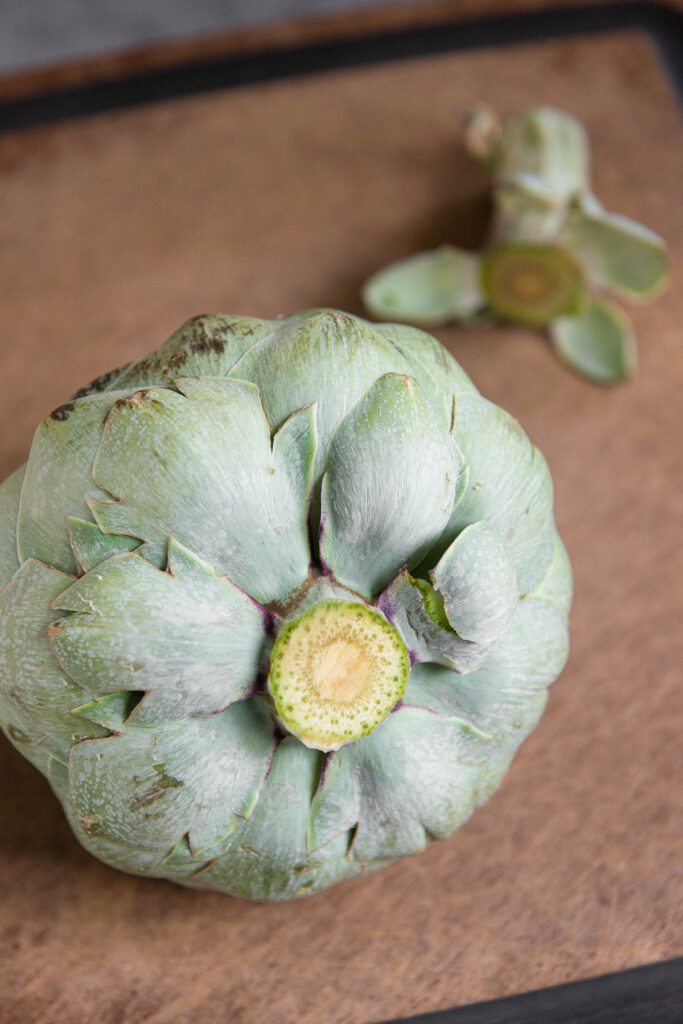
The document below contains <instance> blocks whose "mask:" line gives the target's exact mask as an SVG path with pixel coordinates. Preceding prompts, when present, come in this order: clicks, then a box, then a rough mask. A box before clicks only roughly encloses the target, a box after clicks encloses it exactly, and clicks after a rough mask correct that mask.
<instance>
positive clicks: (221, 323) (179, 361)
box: [114, 314, 305, 404]
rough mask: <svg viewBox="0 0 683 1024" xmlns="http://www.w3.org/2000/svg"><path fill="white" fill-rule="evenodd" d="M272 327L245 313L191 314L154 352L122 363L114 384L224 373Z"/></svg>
mask: <svg viewBox="0 0 683 1024" xmlns="http://www.w3.org/2000/svg"><path fill="white" fill-rule="evenodd" d="M274 327H275V324H274V323H273V322H272V321H270V320H257V319H255V318H254V317H249V316H224V315H222V314H221V315H217V316H213V315H205V316H195V317H192V319H191V320H187V321H186V322H185V323H184V324H183V325H182V327H180V328H179V329H178V330H177V331H176V332H175V333H174V334H172V335H171V337H170V338H169V339H168V341H167V342H165V343H164V344H163V345H162V346H161V348H159V349H157V351H156V352H152V353H151V354H150V355H147V356H144V357H143V358H142V359H138V360H136V362H134V363H131V365H130V366H127V367H125V368H124V369H123V370H122V371H121V372H120V373H119V375H118V376H117V378H116V380H115V382H114V386H115V387H117V388H122V387H123V388H140V387H149V386H150V385H154V384H170V383H172V382H173V380H175V378H176V377H225V376H226V375H227V374H228V373H229V372H230V370H231V369H232V367H233V366H234V365H235V363H236V362H237V361H238V359H240V358H241V357H242V356H243V355H244V353H245V352H246V351H247V350H248V349H249V348H251V346H252V345H254V344H255V343H256V342H257V341H259V340H260V339H261V338H263V337H265V336H266V335H268V334H270V333H272V331H273V329H274ZM304 404H305V403H304Z"/></svg>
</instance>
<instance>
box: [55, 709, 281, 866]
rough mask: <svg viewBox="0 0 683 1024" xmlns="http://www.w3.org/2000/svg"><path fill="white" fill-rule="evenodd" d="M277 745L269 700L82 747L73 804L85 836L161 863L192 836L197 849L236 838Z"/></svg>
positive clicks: (76, 755) (73, 769)
mask: <svg viewBox="0 0 683 1024" xmlns="http://www.w3.org/2000/svg"><path fill="white" fill-rule="evenodd" d="M274 746H275V741H274V735H273V726H272V720H271V718H270V715H269V712H268V710H267V707H266V704H265V700H264V698H262V697H254V698H252V699H251V700H247V701H241V702H239V703H237V704H233V705H231V706H230V707H229V708H228V709H227V711H222V712H221V713H220V714H217V715H202V716H197V717H195V718H188V719H186V720H185V721H182V722H175V723H172V724H170V725H165V726H156V727H155V729H153V730H152V729H145V728H137V727H134V726H133V727H129V728H127V729H126V730H125V732H124V733H123V734H122V735H120V736H113V737H110V738H105V739H101V740H91V741H88V742H86V743H78V744H76V746H75V747H74V748H73V750H72V752H71V758H70V761H69V784H70V793H69V801H70V804H71V807H72V809H73V812H74V813H75V814H76V815H77V816H78V818H79V820H80V822H81V826H82V827H83V828H84V830H85V831H86V833H88V834H90V835H94V836H105V837H106V838H108V839H110V840H113V841H114V842H117V843H122V844H124V845H125V846H128V847H133V848H136V849H139V850H141V851H146V852H147V853H152V854H155V855H156V856H157V857H158V859H159V860H161V859H162V858H163V857H164V856H165V855H166V854H168V853H170V852H171V850H172V849H173V847H174V846H175V845H176V843H177V842H178V841H179V840H180V839H181V838H182V837H183V836H184V835H186V834H187V835H188V838H189V842H190V845H191V847H192V849H193V850H194V851H197V852H201V851H203V850H205V849H208V848H213V852H212V854H211V855H210V856H213V855H216V854H217V852H218V849H219V847H217V846H216V844H219V843H220V841H223V840H225V839H227V836H228V835H229V834H230V833H231V832H232V831H233V829H234V828H235V825H236V817H235V816H236V815H238V814H239V815H243V816H248V815H249V814H250V812H251V810H252V809H253V807H254V806H255V804H256V801H257V799H258V794H259V792H260V789H261V786H262V785H263V781H264V779H265V776H266V772H267V769H268V764H269V762H270V758H271V756H272V752H273V749H274Z"/></svg>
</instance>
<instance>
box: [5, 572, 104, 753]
mask: <svg viewBox="0 0 683 1024" xmlns="http://www.w3.org/2000/svg"><path fill="white" fill-rule="evenodd" d="M72 582H73V578H72V577H70V576H66V575H64V573H61V572H59V571H58V570H56V569H52V568H51V567H50V566H47V565H43V564H42V563H40V562H37V561H36V560H35V559H29V560H28V561H26V562H24V564H23V565H22V566H21V568H20V569H18V570H17V572H16V573H15V575H14V576H13V577H12V579H11V580H10V582H9V583H8V584H7V586H6V587H5V588H4V589H3V590H2V591H0V723H1V724H2V727H3V730H4V731H5V733H6V734H7V736H8V738H9V739H10V741H11V742H13V743H14V744H15V746H17V747H18V749H19V750H21V752H22V754H24V756H25V757H27V758H28V759H29V761H31V762H32V763H33V764H35V765H36V767H38V768H40V770H41V771H43V772H45V770H46V765H47V758H48V756H49V755H50V754H53V755H54V756H55V757H57V758H59V759H60V760H62V761H64V762H66V761H67V760H68V757H69V750H70V749H71V746H72V744H73V743H75V742H78V741H79V740H82V739H85V738H87V737H90V736H104V735H106V730H104V729H102V728H101V727H99V726H97V725H94V724H93V723H91V722H86V721H84V720H82V719H79V718H77V717H76V716H74V715H73V714H72V711H73V709H74V708H77V707H79V706H80V705H82V704H84V703H85V702H86V701H87V700H88V699H89V698H90V694H89V693H88V691H87V690H84V689H82V687H80V686H78V685H77V684H76V683H75V682H73V681H72V680H71V679H69V678H68V677H67V676H66V675H65V674H64V672H63V671H62V670H61V668H60V666H59V665H58V664H57V662H56V661H55V658H54V655H53V653H52V651H51V650H50V645H49V643H48V640H47V637H46V631H47V630H48V628H49V627H50V626H51V624H52V622H53V621H54V618H55V613H54V611H52V609H51V608H50V604H51V602H52V601H53V600H54V599H55V598H57V597H58V595H59V594H61V593H62V591H64V590H65V589H66V588H67V587H68V586H69V584H70V583H72Z"/></svg>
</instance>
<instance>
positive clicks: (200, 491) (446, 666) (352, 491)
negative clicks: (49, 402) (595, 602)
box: [0, 310, 571, 900]
mask: <svg viewBox="0 0 683 1024" xmlns="http://www.w3.org/2000/svg"><path fill="white" fill-rule="evenodd" d="M0 588H1V589H0V723H1V724H2V728H3V730H4V732H5V734H6V735H7V737H8V738H9V740H10V741H11V743H13V744H14V746H15V747H16V748H17V749H18V750H19V751H21V753H22V754H23V755H24V756H25V757H26V758H28V760H29V761H31V762H32V763H33V764H34V765H35V766H36V767H37V768H38V769H39V770H40V771H41V772H43V774H44V775H46V776H47V778H48V779H49V781H50V784H51V785H52V788H53V790H54V792H55V794H56V795H57V797H58V798H59V800H60V801H61V802H62V804H63V807H64V810H65V813H66V815H67V817H68V820H69V822H70V824H71V826H72V828H73V830H74V832H75V834H76V836H77V837H78V839H79V840H80V842H81V843H82V844H83V846H84V847H85V848H86V849H87V850H89V851H90V852H91V853H92V854H94V855H95V856H96V857H99V858H100V859H101V860H103V861H105V862H106V863H107V864H110V865H112V866H113V867H116V868H119V869H121V870H124V871H129V872H133V873H135V874H142V875H151V876H155V877H160V878H167V879H171V880H173V881H176V882H180V883H182V884H184V885H189V886H193V887H196V888H207V889H217V890H220V891H224V892H228V893H232V894H235V895H238V896H242V897H247V898H250V899H256V900H282V899H288V898H291V897H298V896H303V895H306V894H309V893H313V892H315V891H317V890H319V889H322V888H323V887H325V886H327V885H330V884H331V883H333V882H336V881H338V880H340V879H344V878H349V877H351V876H354V875H357V874H359V873H361V872H363V871H366V870H368V869H372V868H375V867H379V866H381V865H383V864H386V863H388V862H390V861H392V860H393V859H395V858H398V857H403V856H406V855H409V854H414V853H418V852H419V851H420V850H423V849H424V848H425V846H426V845H427V844H428V843H430V842H432V841H433V840H435V839H440V838H444V837H446V836H448V835H450V834H451V833H452V832H453V831H454V829H456V828H457V827H458V826H459V825H461V824H462V823H463V822H464V821H465V820H466V819H467V818H468V817H469V815H470V814H471V812H472V811H473V809H474V808H476V807H477V806H478V805H480V804H481V803H483V802H484V801H485V800H486V799H487V798H488V797H489V796H490V795H491V793H493V791H494V790H495V789H496V787H497V786H498V784H499V783H500V782H501V780H502V778H503V776H504V774H505V772H506V770H507V768H508V766H509V764H510V761H511V760H512V758H513V756H514V754H515V752H516V750H517V748H518V747H519V745H520V743H521V742H522V741H523V740H524V738H525V737H526V736H527V735H528V733H529V732H530V731H531V729H533V727H534V726H535V725H536V723H537V721H538V719H539V717H540V715H541V713H542V711H543V708H544V705H545V703H546V698H547V687H548V685H549V684H550V683H551V682H552V681H553V680H554V679H555V678H556V677H557V675H558V674H559V673H560V671H561V670H562V667H563V665H564V662H565V659H566V656H567V649H568V639H567V618H568V613H569V605H570V601H571V572H570V567H569V561H568V558H567V554H566V552H565V549H564V547H563V545H562V542H561V541H560V539H559V537H558V534H557V531H556V529H555V524H554V520H553V493H552V483H551V479H550V474H549V472H548V468H547V465H546V463H545V460H544V459H543V457H542V455H541V454H540V453H539V451H538V450H537V449H536V448H534V447H533V446H532V444H531V443H530V441H529V440H528V438H527V437H526V435H525V434H524V432H523V431H522V429H521V428H520V426H519V424H518V423H517V422H516V421H515V420H514V419H513V418H512V417H511V416H510V415H508V414H507V413H506V412H504V411H503V410H502V409H500V408H498V407H497V406H496V405H494V404H492V403H491V402H489V401H487V400H486V399H485V398H483V397H482V396H481V395H480V394H479V393H478V391H477V389H476V388H475V387H474V385H473V384H472V382H471V381H470V380H469V378H468V377H467V375H466V374H465V373H464V372H463V370H462V369H461V368H460V367H459V366H458V364H457V363H456V362H455V361H454V360H453V359H452V358H451V356H450V355H449V354H448V353H447V352H446V351H445V350H444V349H443V348H442V347H441V346H440V345H439V343H438V342H437V341H436V340H435V339H433V338H432V337H430V336H429V335H428V334H425V333H424V332H422V331H420V330H417V329H414V328H411V327H406V326H404V325H399V324H374V325H371V324H370V323H367V322H366V321H364V320H361V319H359V318H357V317H353V316H350V315H347V314H344V313H339V312H335V311H330V310H318V311H311V312H306V313H302V314H299V315H296V316H292V317H288V318H284V319H280V320H275V321H264V320H257V319H250V318H248V317H238V316H203V317H197V318H195V319H193V320H190V321H188V323H186V324H185V325H184V326H183V327H181V328H180V330H179V331H177V332H176V334H174V335H173V336H172V337H171V339H170V340H169V341H167V342H166V344H164V345H163V346H162V347H161V348H160V349H159V350H158V351H157V352H155V353H153V354H152V355H150V356H147V357H146V358H144V359H141V360H139V361H138V362H134V363H132V364H131V365H128V366H126V367H123V368H122V369H120V370H118V371H115V372H114V373H112V374H108V375H107V376H106V377H104V378H100V379H99V380H98V381H96V382H94V383H93V385H91V386H90V387H87V388H84V389H83V390H82V391H80V392H78V394H77V395H76V396H74V398H72V400H71V401H69V402H67V403H66V404H65V405H63V406H61V407H60V408H59V409H56V410H55V411H54V412H53V413H52V414H51V416H48V417H47V419H45V420H44V421H43V422H42V423H41V424H40V426H39V427H38V430H37V431H36V434H35V438H34V440H33V444H32V447H31V452H30V456H29V459H28V462H27V464H26V466H24V467H22V468H21V469H19V470H17V472H16V473H14V474H13V475H12V476H11V477H9V479H8V480H6V481H5V483H4V484H3V485H2V487H0Z"/></svg>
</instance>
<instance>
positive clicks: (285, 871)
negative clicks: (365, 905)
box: [197, 736, 362, 900]
mask: <svg viewBox="0 0 683 1024" xmlns="http://www.w3.org/2000/svg"><path fill="white" fill-rule="evenodd" d="M322 759H323V755H322V754H321V753H319V752H318V751H315V750H310V749H309V748H308V747H305V746H304V745H303V744H302V743H299V741H298V740H296V739H295V738H294V737H293V736H290V737H287V738H286V739H284V740H282V742H281V743H280V744H279V746H278V748H277V750H276V751H275V754H274V755H273V761H272V764H271V767H270V771H269V772H268V777H267V779H266V781H265V783H264V786H263V789H262V791H261V794H260V796H259V799H258V803H257V804H256V807H255V808H254V810H253V811H252V813H251V815H250V817H249V819H248V820H247V821H244V820H242V819H240V820H239V822H238V824H237V827H236V829H235V831H234V832H233V833H232V835H231V836H230V840H229V843H228V845H227V846H226V848H225V850H224V852H223V853H222V855H221V856H220V857H219V858H218V859H217V860H216V861H215V863H214V864H212V865H211V867H210V868H209V869H208V870H207V872H206V873H205V875H206V877H200V878H198V879H197V883H198V884H200V885H201V884H203V883H205V882H206V883H208V884H210V885H211V886H212V887H216V886H217V887H220V888H222V889H226V890H227V891H229V892H232V893H235V895H237V896H246V897H249V898H251V899H257V900H283V899H291V898H292V897H293V896H303V895H307V894H309V893H312V892H315V891H316V890H317V889H319V888H322V887H323V886H325V885H328V884H330V882H332V881H336V880H338V879H341V878H346V877H350V876H351V875H355V874H358V872H359V871H360V870H361V869H362V866H361V865H360V864H358V863H355V862H353V861H351V860H348V859H347V858H346V853H347V850H348V847H349V836H348V835H347V834H344V833H342V834H341V835H339V836H338V837H337V838H336V839H335V840H333V841H332V842H331V843H329V845H327V846H325V847H323V848H322V849H321V850H317V851H316V852H315V853H314V854H312V855H310V856H309V853H308V821H309V816H310V811H311V799H312V796H313V794H314V792H315V789H316V786H317V784H318V780H319V778H320V765H321V761H322Z"/></svg>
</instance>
